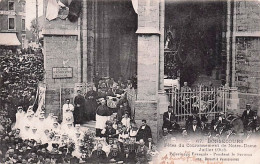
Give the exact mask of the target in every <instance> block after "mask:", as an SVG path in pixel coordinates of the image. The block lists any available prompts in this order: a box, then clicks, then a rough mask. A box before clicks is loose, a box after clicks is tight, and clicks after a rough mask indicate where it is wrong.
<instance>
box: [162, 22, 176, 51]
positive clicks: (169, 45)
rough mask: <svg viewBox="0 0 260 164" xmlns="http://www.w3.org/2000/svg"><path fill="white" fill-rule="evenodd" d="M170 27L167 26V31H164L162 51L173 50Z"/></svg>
mask: <svg viewBox="0 0 260 164" xmlns="http://www.w3.org/2000/svg"><path fill="white" fill-rule="evenodd" d="M171 28H172V26H169V28H168V30H166V37H165V45H164V49H171V50H172V49H173V48H174V45H173V39H174V33H173V32H172V30H171Z"/></svg>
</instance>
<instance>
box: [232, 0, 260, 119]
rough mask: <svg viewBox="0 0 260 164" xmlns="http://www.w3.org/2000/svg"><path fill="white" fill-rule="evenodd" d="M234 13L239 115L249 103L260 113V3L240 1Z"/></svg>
mask: <svg viewBox="0 0 260 164" xmlns="http://www.w3.org/2000/svg"><path fill="white" fill-rule="evenodd" d="M235 13H236V15H235V20H236V22H235V24H236V27H235V31H234V34H235V36H236V43H235V44H236V46H235V48H236V51H235V53H236V63H235V64H236V76H235V86H237V87H238V90H239V92H240V94H239V98H240V105H239V106H240V108H241V109H240V110H241V111H240V112H242V111H243V110H244V109H245V105H246V104H247V103H251V104H252V108H253V110H260V108H259V106H260V89H259V88H260V35H259V32H260V2H259V1H239V2H237V3H236V8H235ZM259 114H260V113H259V112H258V115H259Z"/></svg>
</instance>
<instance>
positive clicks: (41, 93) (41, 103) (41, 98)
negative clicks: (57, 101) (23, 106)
mask: <svg viewBox="0 0 260 164" xmlns="http://www.w3.org/2000/svg"><path fill="white" fill-rule="evenodd" d="M45 93H46V86H39V88H38V108H37V110H36V114H37V115H39V114H40V113H41V111H43V110H45Z"/></svg>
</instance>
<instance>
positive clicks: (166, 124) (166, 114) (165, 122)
mask: <svg viewBox="0 0 260 164" xmlns="http://www.w3.org/2000/svg"><path fill="white" fill-rule="evenodd" d="M174 121H176V117H175V114H174V113H171V117H170V118H169V112H164V114H163V128H167V129H171V128H172V123H173V122H174Z"/></svg>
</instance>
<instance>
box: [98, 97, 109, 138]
mask: <svg viewBox="0 0 260 164" xmlns="http://www.w3.org/2000/svg"><path fill="white" fill-rule="evenodd" d="M111 115H112V112H111V110H110V109H109V108H108V107H107V106H106V100H105V99H102V100H101V105H100V106H99V107H98V108H97V111H96V136H97V137H100V136H101V131H102V129H104V128H105V127H106V121H107V120H110V116H111Z"/></svg>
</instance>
